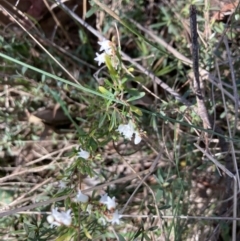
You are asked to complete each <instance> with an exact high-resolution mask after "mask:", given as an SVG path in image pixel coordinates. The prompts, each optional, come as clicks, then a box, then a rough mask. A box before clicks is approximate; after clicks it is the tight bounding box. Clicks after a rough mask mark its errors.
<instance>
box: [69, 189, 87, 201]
mask: <svg viewBox="0 0 240 241" xmlns="http://www.w3.org/2000/svg"><path fill="white" fill-rule="evenodd" d="M73 200H74V201H75V202H81V203H87V202H88V200H89V197H88V196H87V195H85V194H83V193H82V191H81V190H80V189H78V194H77V196H76V197H75V198H74V199H73Z"/></svg>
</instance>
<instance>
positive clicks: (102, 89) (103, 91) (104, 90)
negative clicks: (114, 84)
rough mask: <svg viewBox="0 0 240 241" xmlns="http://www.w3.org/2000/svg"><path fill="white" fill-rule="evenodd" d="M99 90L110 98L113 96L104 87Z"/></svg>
mask: <svg viewBox="0 0 240 241" xmlns="http://www.w3.org/2000/svg"><path fill="white" fill-rule="evenodd" d="M98 89H99V91H100V92H101V93H102V94H104V95H108V96H110V95H111V96H112V95H113V94H112V93H111V92H110V91H109V90H107V89H105V88H104V87H103V86H99V87H98Z"/></svg>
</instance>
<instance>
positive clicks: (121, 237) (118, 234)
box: [117, 233, 126, 241]
mask: <svg viewBox="0 0 240 241" xmlns="http://www.w3.org/2000/svg"><path fill="white" fill-rule="evenodd" d="M117 236H118V240H119V241H126V239H125V238H124V237H123V236H122V235H121V234H120V233H117Z"/></svg>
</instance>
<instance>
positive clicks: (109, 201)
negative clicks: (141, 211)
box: [99, 193, 122, 225]
mask: <svg viewBox="0 0 240 241" xmlns="http://www.w3.org/2000/svg"><path fill="white" fill-rule="evenodd" d="M99 202H100V203H101V204H104V205H106V206H107V209H108V210H109V211H110V212H109V213H108V215H106V216H105V218H106V220H107V221H108V222H111V223H112V224H114V223H116V224H119V223H120V218H121V217H122V215H120V214H118V210H117V209H115V208H116V206H117V204H116V202H115V197H113V198H110V197H109V196H108V195H107V193H105V194H104V195H102V196H101V198H100V200H99ZM99 222H101V223H102V224H103V225H105V219H104V218H100V220H99Z"/></svg>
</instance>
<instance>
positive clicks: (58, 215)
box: [47, 208, 72, 227]
mask: <svg viewBox="0 0 240 241" xmlns="http://www.w3.org/2000/svg"><path fill="white" fill-rule="evenodd" d="M47 221H48V222H49V223H50V224H51V227H53V225H55V226H61V225H65V226H70V225H71V223H72V217H71V209H69V210H67V211H66V212H63V211H62V212H58V210H57V208H53V209H52V213H51V215H49V216H48V217H47Z"/></svg>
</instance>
